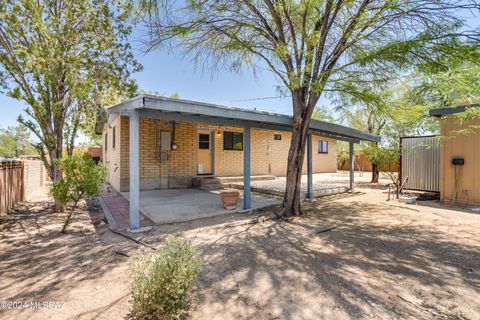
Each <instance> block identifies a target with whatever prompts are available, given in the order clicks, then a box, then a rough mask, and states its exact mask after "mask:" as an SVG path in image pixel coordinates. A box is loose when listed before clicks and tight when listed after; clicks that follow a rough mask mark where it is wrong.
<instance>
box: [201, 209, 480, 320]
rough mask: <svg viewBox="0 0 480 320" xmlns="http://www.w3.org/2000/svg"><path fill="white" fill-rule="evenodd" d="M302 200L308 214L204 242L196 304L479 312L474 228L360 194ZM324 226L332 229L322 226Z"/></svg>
mask: <svg viewBox="0 0 480 320" xmlns="http://www.w3.org/2000/svg"><path fill="white" fill-rule="evenodd" d="M305 207H306V211H307V212H308V213H309V215H308V217H307V218H301V219H295V220H294V221H293V222H291V223H281V222H279V221H273V222H266V223H263V224H259V225H254V226H250V227H249V228H248V229H245V230H244V232H238V231H236V232H234V230H232V233H231V234H230V235H224V236H222V237H221V239H219V240H218V241H214V242H213V243H211V244H206V245H204V246H202V247H200V251H201V252H202V255H203V256H204V257H205V266H204V270H203V271H202V274H201V276H200V282H199V288H198V289H197V290H196V291H195V304H196V309H195V311H193V312H194V313H196V314H197V315H205V313H206V312H208V313H210V314H209V316H210V317H213V318H215V317H217V318H221V317H222V316H225V318H245V317H248V318H287V319H291V318H312V319H321V318H332V317H340V318H342V317H344V318H365V319H367V318H368V319H371V318H417V319H418V318H451V319H456V318H458V319H462V318H463V317H464V318H475V317H477V316H479V315H480V310H478V301H479V299H480V295H479V293H478V288H479V287H480V274H479V270H480V259H479V258H480V247H479V245H478V236H477V234H476V232H472V230H469V231H468V232H469V233H468V234H466V241H460V240H458V239H455V234H456V232H457V231H458V230H456V229H455V228H456V227H455V226H453V225H452V226H448V225H446V226H442V225H433V226H432V225H431V224H428V223H427V224H424V223H422V222H421V220H419V219H418V217H415V214H417V213H413V212H412V213H408V212H407V213H405V212H401V213H399V210H398V208H385V207H379V206H378V205H373V204H367V203H363V202H349V203H342V202H334V203H328V202H323V203H322V202H321V200H318V201H314V202H312V203H309V204H305ZM328 227H336V229H333V230H331V231H329V232H324V233H319V234H317V233H316V232H318V231H319V230H324V229H325V228H328ZM470 240H471V241H470ZM219 303H220V305H219ZM202 306H208V307H209V308H210V309H209V310H208V311H207V310H206V309H205V308H203V307H202ZM468 310H470V311H471V310H473V311H471V312H473V314H468V312H470V311H468ZM227 315H228V316H227ZM199 317H201V316H199Z"/></svg>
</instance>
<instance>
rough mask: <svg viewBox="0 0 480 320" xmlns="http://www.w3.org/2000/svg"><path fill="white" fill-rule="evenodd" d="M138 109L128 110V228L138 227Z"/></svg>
mask: <svg viewBox="0 0 480 320" xmlns="http://www.w3.org/2000/svg"><path fill="white" fill-rule="evenodd" d="M139 128H140V126H139V116H138V111H137V110H133V111H131V112H130V230H135V229H138V228H140V156H139V153H140V152H139V151H140V150H139V149H140V148H139V145H140V138H139V135H140V132H139Z"/></svg>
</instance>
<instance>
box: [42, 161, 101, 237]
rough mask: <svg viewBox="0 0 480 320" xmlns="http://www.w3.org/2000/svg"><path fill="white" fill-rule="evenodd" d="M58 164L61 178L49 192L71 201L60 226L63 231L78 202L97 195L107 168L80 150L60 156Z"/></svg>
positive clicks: (68, 201)
mask: <svg viewBox="0 0 480 320" xmlns="http://www.w3.org/2000/svg"><path fill="white" fill-rule="evenodd" d="M59 164H60V170H61V171H62V179H61V180H60V181H59V182H57V183H55V184H54V185H52V188H51V189H50V194H51V195H52V196H53V197H54V198H55V199H58V200H60V201H62V202H63V203H72V206H71V208H70V211H69V213H68V215H67V218H66V220H65V222H64V224H63V228H62V232H63V233H65V232H66V230H67V227H68V226H69V225H70V223H71V222H72V219H73V213H74V211H75V208H76V207H77V204H78V202H79V201H80V200H82V199H84V198H86V197H93V196H96V195H98V193H99V192H100V188H101V186H102V184H103V182H104V181H105V178H106V176H107V170H106V168H105V167H104V166H103V165H97V164H95V161H93V159H92V157H91V156H90V155H89V154H88V153H82V152H80V153H74V154H73V155H72V156H71V157H65V158H62V159H61V160H59Z"/></svg>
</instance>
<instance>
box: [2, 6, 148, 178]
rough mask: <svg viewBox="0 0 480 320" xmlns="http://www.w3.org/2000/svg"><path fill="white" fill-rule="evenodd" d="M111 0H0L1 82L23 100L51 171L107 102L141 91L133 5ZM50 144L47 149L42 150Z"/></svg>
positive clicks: (39, 149)
mask: <svg viewBox="0 0 480 320" xmlns="http://www.w3.org/2000/svg"><path fill="white" fill-rule="evenodd" d="M119 3H121V2H117V1H110V0H68V1H67V0H43V1H36V0H0V84H1V85H2V87H3V89H5V90H6V91H7V94H8V95H9V96H11V97H13V98H15V99H18V100H22V101H25V102H26V104H27V105H28V107H27V109H26V110H25V111H26V113H27V114H28V116H29V117H28V119H23V118H19V121H20V122H21V123H23V124H24V125H25V126H26V127H28V128H29V129H30V130H31V131H32V132H33V133H34V134H35V135H36V137H37V138H38V140H39V141H40V143H39V145H38V151H39V152H40V154H41V156H42V158H43V160H44V162H45V164H46V166H47V168H49V169H50V170H49V171H50V172H51V171H52V167H53V166H54V163H53V161H54V159H56V158H60V157H61V156H62V146H63V144H64V140H65V144H66V145H67V151H68V153H69V154H71V153H72V152H73V143H74V139H75V137H76V135H77V131H78V130H79V129H81V128H88V127H91V126H92V123H93V122H94V121H95V120H96V117H97V115H98V114H99V112H100V111H102V107H103V105H105V104H107V103H111V102H115V101H116V100H118V99H120V98H121V97H123V96H124V95H128V93H129V92H134V91H135V90H136V86H135V82H134V81H132V80H131V79H130V75H131V73H132V72H134V71H137V70H139V69H140V66H139V64H138V63H137V62H136V60H135V59H134V57H133V54H132V52H131V48H130V44H129V43H128V36H129V34H130V33H131V28H130V26H129V21H128V12H129V6H126V5H121V4H119ZM45 149H46V151H47V152H48V153H49V154H48V156H46V155H45Z"/></svg>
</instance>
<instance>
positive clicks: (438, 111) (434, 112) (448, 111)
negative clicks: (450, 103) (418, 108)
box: [428, 103, 480, 117]
mask: <svg viewBox="0 0 480 320" xmlns="http://www.w3.org/2000/svg"><path fill="white" fill-rule="evenodd" d="M475 107H480V104H478V103H474V104H466V105H463V106H456V107H446V108H435V109H430V110H429V111H428V114H429V115H430V116H432V117H442V116H448V115H452V114H456V113H462V112H465V111H467V109H468V108H475Z"/></svg>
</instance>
